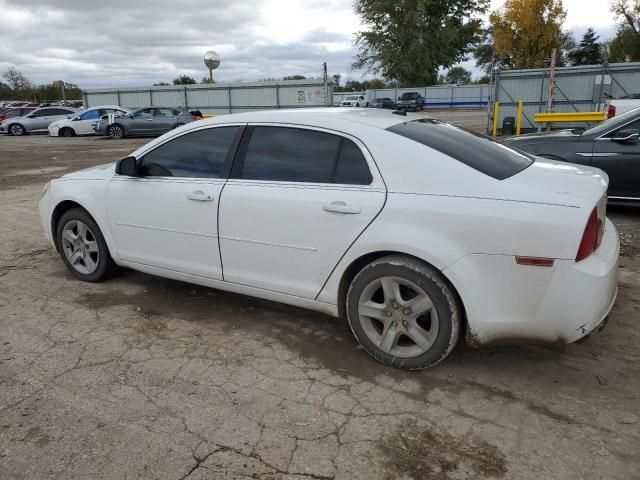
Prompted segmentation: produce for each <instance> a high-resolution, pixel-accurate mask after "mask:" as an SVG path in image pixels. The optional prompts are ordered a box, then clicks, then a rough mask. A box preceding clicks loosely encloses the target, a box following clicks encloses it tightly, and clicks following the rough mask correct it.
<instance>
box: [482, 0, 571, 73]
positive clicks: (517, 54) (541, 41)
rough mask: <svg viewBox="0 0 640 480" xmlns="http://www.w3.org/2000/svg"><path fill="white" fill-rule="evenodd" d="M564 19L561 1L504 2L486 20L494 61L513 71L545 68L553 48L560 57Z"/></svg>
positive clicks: (510, 0) (517, 0) (521, 0)
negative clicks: (504, 60)
mask: <svg viewBox="0 0 640 480" xmlns="http://www.w3.org/2000/svg"><path fill="white" fill-rule="evenodd" d="M565 17H566V11H565V9H564V7H563V5H562V0H506V2H505V4H504V7H503V8H501V9H499V10H496V11H494V12H492V13H491V15H490V16H489V21H490V22H491V28H492V36H493V46H494V50H495V53H496V55H497V57H498V58H509V66H510V67H513V68H535V67H544V66H546V61H545V59H546V58H549V57H551V52H552V50H553V49H554V48H555V49H556V50H558V51H559V52H560V53H561V47H562V43H563V33H562V23H563V22H564V19H565Z"/></svg>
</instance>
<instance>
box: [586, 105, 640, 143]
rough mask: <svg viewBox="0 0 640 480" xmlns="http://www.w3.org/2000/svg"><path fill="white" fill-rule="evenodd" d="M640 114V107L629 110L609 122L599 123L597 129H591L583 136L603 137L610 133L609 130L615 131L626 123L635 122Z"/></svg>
mask: <svg viewBox="0 0 640 480" xmlns="http://www.w3.org/2000/svg"><path fill="white" fill-rule="evenodd" d="M639 114H640V107H638V108H634V109H633V110H629V111H628V112H624V113H623V114H621V115H616V116H615V117H613V118H610V119H609V120H605V121H604V122H602V123H599V124H598V125H596V126H595V127H592V128H590V129H589V130H585V131H584V132H583V133H582V134H583V135H596V136H597V135H602V134H603V133H606V132H608V131H609V130H613V129H615V128H616V127H621V126H622V125H624V124H625V123H628V122H630V121H632V120H634V119H635V118H636V117H637V116H638V115H639Z"/></svg>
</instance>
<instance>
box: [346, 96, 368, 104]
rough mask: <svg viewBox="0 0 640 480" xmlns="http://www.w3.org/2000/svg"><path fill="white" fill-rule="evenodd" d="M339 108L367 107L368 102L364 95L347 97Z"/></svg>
mask: <svg viewBox="0 0 640 480" xmlns="http://www.w3.org/2000/svg"><path fill="white" fill-rule="evenodd" d="M340 106H341V107H368V106H369V102H368V101H367V100H366V99H365V97H364V95H347V96H346V97H344V99H343V100H342V103H340Z"/></svg>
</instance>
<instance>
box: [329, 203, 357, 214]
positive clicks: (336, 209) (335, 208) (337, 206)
mask: <svg viewBox="0 0 640 480" xmlns="http://www.w3.org/2000/svg"><path fill="white" fill-rule="evenodd" d="M322 209H323V210H324V211H325V212H332V213H345V214H351V215H355V214H357V213H360V207H352V206H349V205H347V204H346V203H344V202H333V203H330V204H329V205H324V206H323V207H322Z"/></svg>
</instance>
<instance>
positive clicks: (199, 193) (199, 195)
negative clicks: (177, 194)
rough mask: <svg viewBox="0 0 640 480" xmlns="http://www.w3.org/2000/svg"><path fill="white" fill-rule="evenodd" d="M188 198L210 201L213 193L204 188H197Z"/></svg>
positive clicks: (197, 200)
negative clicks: (209, 193) (204, 190)
mask: <svg viewBox="0 0 640 480" xmlns="http://www.w3.org/2000/svg"><path fill="white" fill-rule="evenodd" d="M187 198H188V199H189V200H194V201H196V202H210V201H212V200H213V195H208V194H206V193H204V192H203V191H202V190H196V191H195V192H192V193H189V194H187Z"/></svg>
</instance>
